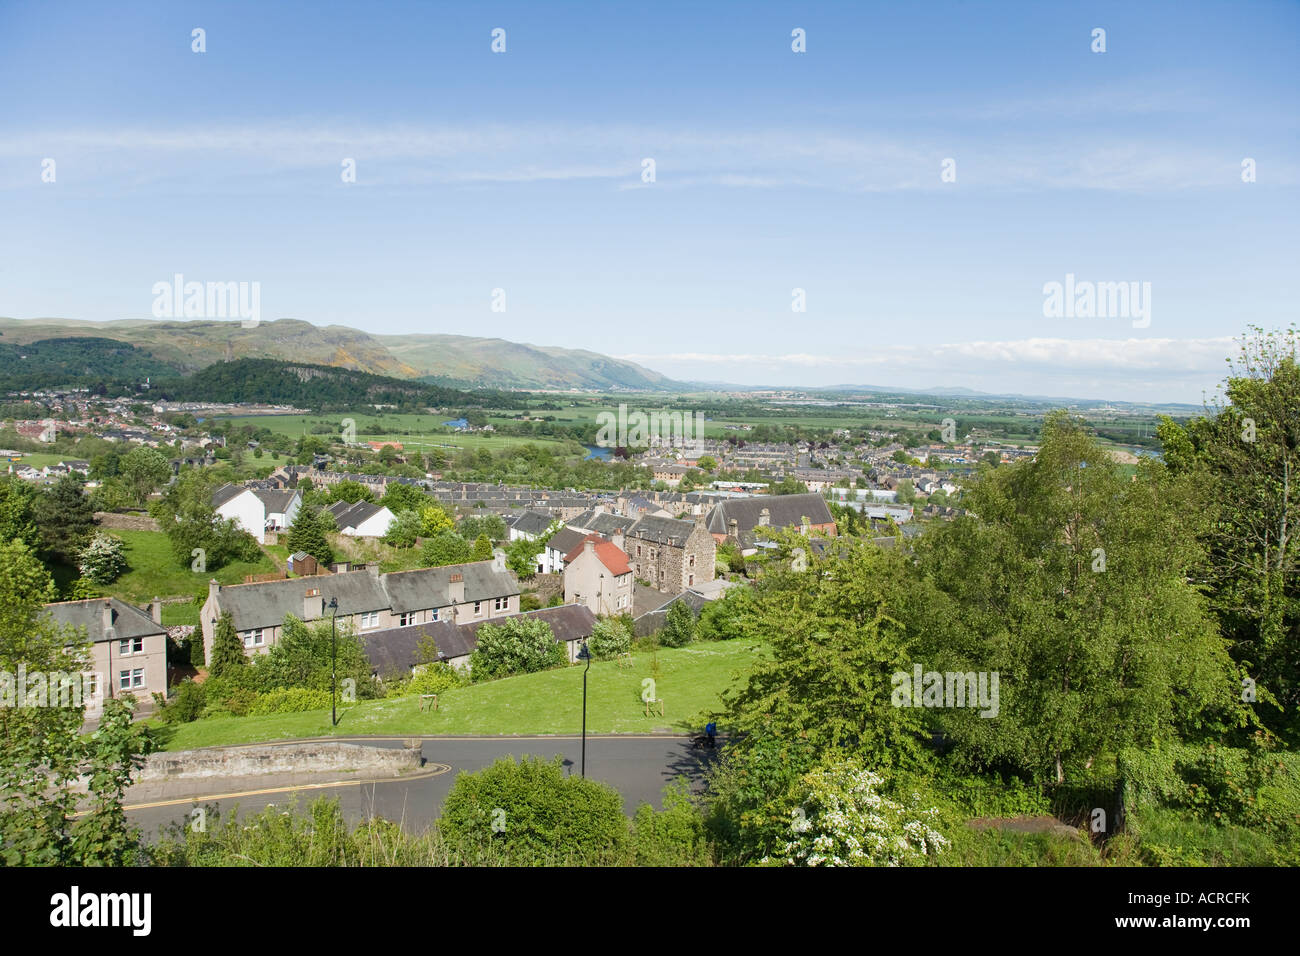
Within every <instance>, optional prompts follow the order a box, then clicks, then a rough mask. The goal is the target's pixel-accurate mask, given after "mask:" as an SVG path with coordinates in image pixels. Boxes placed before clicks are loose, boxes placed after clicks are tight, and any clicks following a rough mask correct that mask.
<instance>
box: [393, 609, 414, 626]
mask: <svg viewBox="0 0 1300 956" xmlns="http://www.w3.org/2000/svg"><path fill="white" fill-rule="evenodd" d="M415 620H416V613H415V612H414V611H406V612H405V613H402V614H399V615H397V626H398V627H410V626H411V625H412V624H414V623H415Z"/></svg>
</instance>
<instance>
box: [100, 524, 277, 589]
mask: <svg viewBox="0 0 1300 956" xmlns="http://www.w3.org/2000/svg"><path fill="white" fill-rule="evenodd" d="M109 533H110V534H112V535H114V536H116V537H118V538H121V539H122V541H123V542H124V543H125V544H126V560H127V565H128V567H129V570H128V571H127V572H126V573H125V574H123V575H122V576H121V577H120V578H118V579H117V580H116V581H114V582H113V583H112V584H111V585H109V586H108V587H106V588H105V589H104V590H105V591H107V592H108V593H109V594H111V595H112V596H113V597H116V598H120V599H121V600H123V601H127V602H128V603H131V604H137V605H143V604H147V603H148V602H149V601H151V600H153V598H155V597H174V596H176V595H181V594H203V593H205V592H206V591H207V589H208V579H209V578H216V579H217V580H218V581H220V582H221V583H222V584H242V583H243V581H244V575H246V574H259V573H262V572H266V571H274V570H275V565H274V564H273V563H272V562H271V559H270V558H267V557H265V556H263V557H262V558H261V559H260V560H258V561H252V562H249V561H241V562H238V563H236V564H229V565H226V567H224V568H221V569H220V570H218V571H213V572H208V573H204V574H200V573H198V572H195V571H191V570H190V569H189V566H188V565H186V566H181V565H179V564H177V562H176V558H175V556H174V555H173V554H172V548H171V542H170V541H169V540H168V539H167V535H165V534H163V533H162V532H161V531H130V530H125V529H119V528H114V529H112V530H111V531H110V532H109Z"/></svg>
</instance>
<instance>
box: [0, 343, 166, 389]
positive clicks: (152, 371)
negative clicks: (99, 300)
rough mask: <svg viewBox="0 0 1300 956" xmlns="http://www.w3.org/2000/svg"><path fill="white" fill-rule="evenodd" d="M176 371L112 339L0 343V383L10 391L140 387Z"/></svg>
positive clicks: (145, 353)
mask: <svg viewBox="0 0 1300 956" xmlns="http://www.w3.org/2000/svg"><path fill="white" fill-rule="evenodd" d="M178 371H179V369H178V368H177V366H175V365H169V364H168V363H166V362H163V361H160V360H159V359H157V358H155V357H154V356H152V355H150V354H149V353H148V352H145V351H143V350H141V349H137V348H136V347H135V346H133V345H131V344H129V343H126V342H119V341H117V340H115V339H103V338H92V337H90V336H86V337H65V338H54V339H37V340H36V341H34V342H29V343H27V344H24V345H12V344H9V343H7V342H6V341H5V340H4V339H0V382H3V383H5V384H6V385H7V386H8V387H9V388H11V389H22V390H30V389H38V388H43V387H47V386H50V385H70V386H74V387H81V386H90V385H94V384H96V383H99V382H142V381H144V380H145V379H146V378H159V377H161V376H166V375H175V374H176V373H177V372H178Z"/></svg>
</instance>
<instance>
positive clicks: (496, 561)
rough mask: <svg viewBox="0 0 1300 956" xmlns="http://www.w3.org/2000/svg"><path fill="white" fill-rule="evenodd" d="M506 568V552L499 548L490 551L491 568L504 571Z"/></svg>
mask: <svg viewBox="0 0 1300 956" xmlns="http://www.w3.org/2000/svg"><path fill="white" fill-rule="evenodd" d="M505 569H506V553H505V552H504V551H503V550H501V549H500V548H495V549H493V551H492V570H493V571H504V570H505Z"/></svg>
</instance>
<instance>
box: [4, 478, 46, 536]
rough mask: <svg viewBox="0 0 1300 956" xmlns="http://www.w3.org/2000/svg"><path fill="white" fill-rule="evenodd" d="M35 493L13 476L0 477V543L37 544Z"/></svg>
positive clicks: (31, 488) (29, 486) (30, 487)
mask: <svg viewBox="0 0 1300 956" xmlns="http://www.w3.org/2000/svg"><path fill="white" fill-rule="evenodd" d="M35 501H36V491H35V489H34V488H33V487H32V486H31V485H29V484H28V483H27V482H25V481H23V480H22V479H21V478H18V477H15V476H13V475H0V541H26V542H27V543H28V544H31V545H35V544H36V543H37V540H38V539H37V533H36V524H35V522H34V518H33V514H34V504H35Z"/></svg>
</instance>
